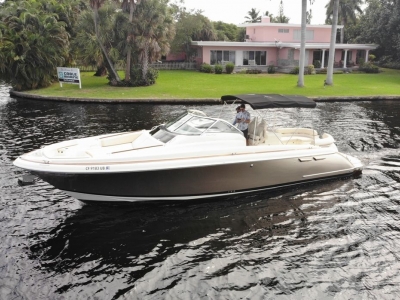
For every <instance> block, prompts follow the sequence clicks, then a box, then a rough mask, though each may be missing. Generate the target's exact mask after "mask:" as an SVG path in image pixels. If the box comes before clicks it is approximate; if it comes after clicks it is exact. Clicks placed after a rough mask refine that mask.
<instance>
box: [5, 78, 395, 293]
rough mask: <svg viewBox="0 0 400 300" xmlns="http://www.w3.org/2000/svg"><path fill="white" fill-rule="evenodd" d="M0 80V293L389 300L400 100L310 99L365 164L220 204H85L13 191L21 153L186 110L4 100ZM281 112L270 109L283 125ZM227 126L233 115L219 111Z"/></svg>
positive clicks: (35, 189) (49, 190) (52, 193)
mask: <svg viewBox="0 0 400 300" xmlns="http://www.w3.org/2000/svg"><path fill="white" fill-rule="evenodd" d="M8 90H9V88H8V87H7V86H5V85H0V240H1V243H0V299H5V300H7V299H399V298H400V252H399V249H400V217H399V216H400V214H399V213H400V206H399V204H400V172H399V171H400V153H399V149H398V147H399V143H400V116H399V114H400V102H396V101H377V102H368V101H367V102H343V103H318V106H317V108H316V109H315V110H314V113H313V117H314V118H315V120H317V122H316V123H317V124H318V125H317V127H318V130H319V131H326V132H329V133H331V134H332V135H333V136H334V137H335V139H336V140H337V145H338V147H339V149H340V150H341V151H342V152H344V153H346V154H350V155H353V156H356V157H358V158H359V159H360V160H361V161H362V162H363V163H364V165H365V169H364V172H363V174H362V176H361V177H359V178H347V179H341V180H332V181H327V182H322V183H318V184H312V185H305V186H299V187H297V188H291V189H286V190H280V191H275V192H268V193H262V194H257V195H251V196H241V197H232V198H229V199H225V200H221V201H200V202H199V201H196V202H186V203H164V204H157V205H154V204H128V205H121V206H118V205H86V204H83V203H81V202H79V201H78V200H75V199H73V198H71V197H68V196H66V195H65V194H64V193H62V192H60V191H59V190H57V189H55V188H53V187H52V186H50V185H49V184H47V183H46V182H43V181H40V180H38V181H37V182H36V183H35V184H34V185H30V186H19V185H18V184H17V181H18V178H19V177H20V176H21V175H23V174H26V172H25V171H23V170H21V169H18V168H16V167H15V166H13V164H12V162H13V160H14V159H16V158H17V157H18V156H19V155H20V154H22V153H25V152H28V151H31V150H33V149H36V148H39V147H40V146H42V145H45V144H50V143H54V142H58V141H63V140H67V139H72V138H80V137H84V136H90V135H97V134H103V133H109V132H119V131H127V130H137V129H142V128H147V129H150V128H151V127H152V126H153V125H156V124H159V123H163V122H165V121H166V120H169V119H171V118H172V117H174V116H176V115H178V114H180V113H181V112H183V111H185V110H186V109H188V108H194V109H201V110H204V111H205V112H206V113H208V114H211V115H212V114H214V115H215V114H218V110H219V108H218V107H217V106H191V107H189V106H184V105H175V106H168V105H137V104H136V105H134V104H125V105H123V104H77V103H62V102H45V101H43V102H42V101H31V100H18V99H12V98H10V97H9V94H8ZM290 114H297V115H299V114H300V113H298V111H291V112H285V113H282V115H278V117H279V116H281V117H282V119H283V121H276V122H286V121H288V120H289V117H288V115H290ZM224 116H225V117H227V118H228V119H229V118H231V117H232V118H233V112H232V113H231V114H229V113H228V114H226V115H224Z"/></svg>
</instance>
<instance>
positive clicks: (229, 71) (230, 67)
mask: <svg viewBox="0 0 400 300" xmlns="http://www.w3.org/2000/svg"><path fill="white" fill-rule="evenodd" d="M234 69H235V65H234V63H231V62H229V63H227V64H226V65H225V70H226V73H227V74H232V72H233V70H234Z"/></svg>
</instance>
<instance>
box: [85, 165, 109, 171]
mask: <svg viewBox="0 0 400 300" xmlns="http://www.w3.org/2000/svg"><path fill="white" fill-rule="evenodd" d="M108 170H110V166H95V167H94V166H93V167H86V171H108Z"/></svg>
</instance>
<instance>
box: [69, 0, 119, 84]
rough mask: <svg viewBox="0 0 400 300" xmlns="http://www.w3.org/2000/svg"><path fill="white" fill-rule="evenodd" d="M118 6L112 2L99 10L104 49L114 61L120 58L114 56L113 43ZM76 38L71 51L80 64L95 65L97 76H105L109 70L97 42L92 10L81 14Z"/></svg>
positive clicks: (75, 29) (77, 23)
mask: <svg viewBox="0 0 400 300" xmlns="http://www.w3.org/2000/svg"><path fill="white" fill-rule="evenodd" d="M115 10H116V6H115V5H113V3H112V2H108V3H107V5H103V6H102V7H101V8H100V9H99V20H100V22H101V24H102V29H103V32H102V36H103V37H102V39H103V40H104V48H105V49H106V51H107V53H108V55H109V56H110V58H111V59H112V60H113V61H116V60H117V59H118V58H117V57H115V55H113V54H114V53H115V52H116V51H115V49H114V45H113V44H112V41H114V40H115V38H114V36H113V26H114V19H115V14H114V12H115ZM74 31H75V37H74V39H73V40H72V42H71V46H72V47H71V50H72V52H73V53H74V54H75V55H76V57H77V59H78V60H79V61H80V63H83V64H84V65H89V66H93V65H95V66H96V68H97V71H96V73H95V76H104V75H106V74H107V68H106V64H105V60H104V56H103V53H102V50H101V48H100V47H99V44H98V42H97V38H96V33H95V29H94V22H93V13H92V12H91V11H90V10H85V11H83V12H82V13H80V15H79V18H78V20H77V22H76V25H75V27H74Z"/></svg>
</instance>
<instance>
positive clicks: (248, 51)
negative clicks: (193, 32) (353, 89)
mask: <svg viewBox="0 0 400 300" xmlns="http://www.w3.org/2000/svg"><path fill="white" fill-rule="evenodd" d="M239 27H245V28H246V40H245V41H244V42H219V41H214V42H202V41H194V42H192V45H193V46H194V47H196V48H197V49H198V50H197V57H196V61H197V62H199V63H208V64H211V65H215V64H217V63H218V64H225V63H227V62H232V63H234V64H235V66H236V68H239V69H240V68H242V67H250V66H255V67H257V68H261V69H263V68H267V66H269V65H274V66H278V67H280V68H285V67H288V68H290V67H295V66H298V65H299V56H300V35H301V25H299V24H287V23H271V22H270V18H269V17H263V18H262V21H261V23H246V24H241V25H239ZM341 28H343V26H341V25H338V29H341ZM306 30H307V31H306V62H305V65H306V66H307V65H311V64H313V65H314V66H315V67H316V68H318V67H326V66H327V64H328V57H329V47H330V38H331V26H330V25H307V29H306ZM376 48H377V45H372V44H336V47H335V67H336V68H348V67H352V66H355V65H357V64H358V63H359V60H360V59H363V60H364V61H365V62H367V61H368V55H369V51H370V50H373V49H376Z"/></svg>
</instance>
